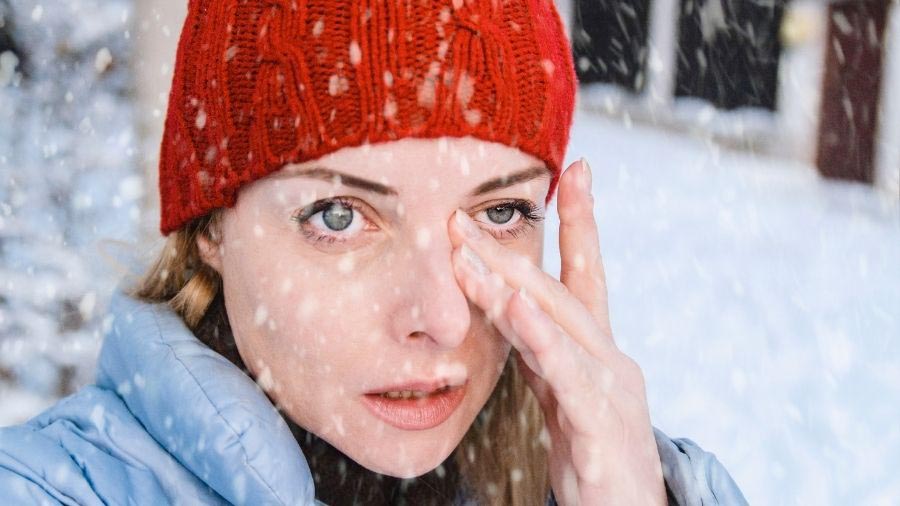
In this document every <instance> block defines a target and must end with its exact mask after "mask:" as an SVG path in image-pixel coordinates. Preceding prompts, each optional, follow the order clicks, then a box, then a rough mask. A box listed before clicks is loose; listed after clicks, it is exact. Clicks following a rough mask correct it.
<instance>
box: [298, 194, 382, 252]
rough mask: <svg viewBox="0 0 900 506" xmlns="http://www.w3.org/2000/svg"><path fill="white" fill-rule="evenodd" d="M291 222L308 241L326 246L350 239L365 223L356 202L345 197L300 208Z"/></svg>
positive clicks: (320, 201) (325, 200)
mask: <svg viewBox="0 0 900 506" xmlns="http://www.w3.org/2000/svg"><path fill="white" fill-rule="evenodd" d="M292 219H293V220H294V221H296V222H297V224H298V227H299V229H300V232H301V233H302V234H303V235H304V236H306V237H307V238H308V239H309V240H310V241H312V242H314V243H319V242H322V241H326V242H327V243H328V244H334V243H343V242H347V241H350V240H353V238H354V236H356V235H358V234H359V233H360V232H361V231H362V229H363V228H364V227H365V226H366V222H367V221H368V220H367V219H366V218H365V216H364V214H363V212H362V209H361V206H360V205H359V204H357V203H356V202H354V201H352V200H350V199H346V198H340V197H338V198H332V199H324V200H319V201H317V202H314V203H313V204H311V205H309V206H307V207H305V208H303V209H301V210H300V211H299V212H297V213H296V214H295V215H294V216H293V217H292Z"/></svg>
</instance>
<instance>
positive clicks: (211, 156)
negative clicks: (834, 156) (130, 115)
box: [159, 0, 577, 235]
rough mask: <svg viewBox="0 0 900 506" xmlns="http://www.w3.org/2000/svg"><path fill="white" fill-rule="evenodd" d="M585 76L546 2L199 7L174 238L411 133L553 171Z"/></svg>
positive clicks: (177, 108)
mask: <svg viewBox="0 0 900 506" xmlns="http://www.w3.org/2000/svg"><path fill="white" fill-rule="evenodd" d="M576 87H577V80H576V77H575V71H574V66H573V62H572V55H571V49H570V46H569V42H568V40H567V39H566V36H565V33H564V28H563V26H562V23H561V20H560V19H559V15H558V13H557V11H556V9H555V7H554V6H553V3H552V1H551V0H443V1H435V0H305V1H304V0H190V1H189V5H188V14H187V18H186V19H185V23H184V27H183V29H182V32H181V37H180V39H179V43H178V50H177V55H176V62H175V72H174V76H173V80H172V88H171V91H170V94H169V103H168V110H167V114H166V121H165V126H164V131H163V137H162V143H161V149H160V165H159V188H160V200H161V206H160V207H161V220H160V231H161V232H162V233H163V235H168V234H169V233H170V232H172V231H173V230H177V229H178V228H180V227H181V226H182V225H184V224H185V223H186V222H187V221H189V220H190V219H192V218H195V217H198V216H202V215H203V214H205V213H207V212H209V211H211V210H212V209H214V208H216V207H231V206H233V205H234V203H235V201H236V198H237V192H238V190H239V188H240V187H241V186H242V185H244V184H246V183H248V182H250V181H254V180H256V179H259V178H261V177H263V176H265V175H267V174H269V173H271V172H274V171H276V170H278V169H279V168H281V167H282V166H283V165H285V164H287V163H300V162H303V161H307V160H312V159H316V158H318V157H320V156H323V155H325V154H328V153H330V152H333V151H337V150H338V149H340V148H342V147H345V146H358V145H362V144H365V143H372V144H374V143H379V142H387V141H391V140H396V139H400V138H404V137H420V138H436V137H441V136H456V137H463V136H469V135H471V136H473V137H476V138H479V139H482V140H486V141H491V142H499V143H502V144H505V145H509V146H513V147H517V148H518V149H520V150H522V151H524V152H526V153H528V154H531V155H533V156H535V157H536V158H538V159H541V160H543V161H544V162H545V163H546V164H547V167H548V169H550V171H551V172H552V174H553V178H552V180H551V185H550V191H549V192H548V194H547V197H546V200H547V203H549V201H550V199H551V198H552V196H553V193H554V191H555V189H556V186H557V183H558V180H559V175H560V173H561V170H562V167H561V164H562V159H563V157H564V155H565V150H566V146H567V144H568V139H569V129H570V126H571V121H572V115H573V109H574V101H575V92H576Z"/></svg>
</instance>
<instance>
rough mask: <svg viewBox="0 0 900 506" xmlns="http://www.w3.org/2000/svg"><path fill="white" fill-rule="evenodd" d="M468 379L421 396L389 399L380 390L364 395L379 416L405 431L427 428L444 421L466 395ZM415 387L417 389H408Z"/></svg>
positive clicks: (364, 398) (365, 402) (364, 400)
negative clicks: (459, 383)
mask: <svg viewBox="0 0 900 506" xmlns="http://www.w3.org/2000/svg"><path fill="white" fill-rule="evenodd" d="M467 385H468V381H467V382H465V383H463V384H462V385H459V386H452V387H448V388H443V389H438V390H435V391H432V392H431V393H429V394H427V395H425V396H422V397H417V396H415V395H414V396H412V397H409V398H402V397H401V398H388V397H386V396H385V395H383V394H381V393H368V394H365V395H363V396H362V397H363V404H365V405H366V407H367V408H369V410H370V411H372V413H373V414H374V415H375V416H376V417H378V418H379V419H381V420H383V421H385V422H387V423H389V424H391V425H393V426H394V427H397V428H398V429H403V430H425V429H430V428H432V427H437V426H438V425H440V424H442V423H444V422H445V421H446V420H447V419H448V418H450V415H452V414H453V412H454V411H456V408H457V407H459V405H460V404H461V403H462V400H463V398H465V396H466V386H467ZM409 390H414V389H409Z"/></svg>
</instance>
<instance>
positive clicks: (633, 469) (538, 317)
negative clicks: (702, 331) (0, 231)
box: [0, 0, 745, 505]
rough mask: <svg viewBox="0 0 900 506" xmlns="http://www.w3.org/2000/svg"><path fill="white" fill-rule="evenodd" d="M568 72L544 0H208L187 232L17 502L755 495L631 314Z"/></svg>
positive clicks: (49, 429) (21, 486)
mask: <svg viewBox="0 0 900 506" xmlns="http://www.w3.org/2000/svg"><path fill="white" fill-rule="evenodd" d="M575 89H576V81H575V77H574V72H573V68H572V61H571V56H570V48H569V45H568V42H567V41H566V39H565V35H564V33H563V29H562V25H561V23H560V20H559V17H558V14H557V12H556V10H555V9H554V7H553V5H552V3H550V2H548V1H546V0H507V1H506V2H497V1H490V0H475V1H471V0H465V1H464V0H453V1H451V2H431V1H423V2H419V1H416V0H406V1H400V0H393V1H385V2H362V1H354V2H350V1H348V2H338V1H335V0H312V1H306V2H296V1H292V0H256V1H247V0H193V1H191V2H190V4H189V9H188V16H187V19H186V21H185V26H184V29H183V31H182V35H181V40H180V43H179V49H178V56H177V60H176V65H175V76H174V80H173V88H172V92H171V95H170V101H169V110H168V114H167V118H166V126H165V132H164V136H163V142H162V156H161V161H160V179H159V184H160V194H161V201H162V202H161V204H162V205H161V209H162V219H161V226H160V229H161V232H162V233H163V234H164V235H167V236H168V242H167V243H166V245H165V248H164V249H163V251H162V253H161V255H160V256H159V258H157V259H156V261H155V262H154V263H153V264H152V266H151V267H150V268H149V269H148V271H147V272H146V273H145V274H144V276H143V277H141V279H140V280H138V282H137V283H135V284H134V285H132V284H131V282H130V281H129V282H125V281H123V283H122V285H121V286H120V287H119V289H118V290H117V291H116V293H114V294H113V301H112V304H111V308H110V313H111V315H112V318H111V323H110V327H109V332H108V333H107V335H106V339H105V341H104V345H103V349H102V352H101V356H100V361H99V366H98V375H97V381H96V385H93V386H89V387H86V388H85V389H83V390H82V391H80V392H78V393H76V394H75V395H73V396H71V397H69V398H67V399H64V400H63V401H61V402H60V403H58V404H57V405H56V406H54V407H52V408H51V409H49V410H47V411H46V412H44V413H42V414H41V415H38V416H37V417H35V418H34V419H32V420H31V421H29V422H28V423H26V424H24V425H22V426H18V427H11V428H6V429H3V430H0V502H2V503H3V504H19V503H50V504H57V503H61V504H125V503H128V504H166V503H178V504H181V503H184V504H226V503H231V504H270V503H271V504H313V503H316V502H318V503H320V504H330V505H343V504H416V505H418V504H497V505H501V504H503V505H506V504H516V505H527V504H544V503H545V502H546V503H553V502H554V501H558V502H559V503H560V504H581V505H588V504H745V501H744V498H743V496H742V495H741V493H740V491H739V490H738V488H737V486H736V485H735V484H734V482H733V480H732V479H731V478H730V476H729V475H728V473H727V471H725V469H724V468H722V466H721V465H720V464H719V463H718V461H717V460H716V459H715V457H714V456H713V455H712V454H710V453H706V452H704V451H703V450H702V449H700V448H699V447H697V445H696V444H694V443H693V442H692V441H690V440H689V439H679V440H671V439H669V438H668V437H666V436H665V434H663V433H662V432H661V431H659V430H658V429H655V428H654V427H653V426H652V425H651V424H650V420H649V410H648V407H647V401H646V394H645V388H644V382H643V376H642V373H641V370H640V368H639V367H638V365H637V364H636V363H635V362H634V361H633V360H631V359H630V358H629V357H627V356H626V355H624V354H623V353H621V351H619V350H618V348H617V346H616V343H615V341H614V339H613V336H612V331H611V329H610V325H609V319H608V314H607V303H606V289H605V283H604V274H603V267H602V263H601V258H600V249H599V240H598V235H597V229H596V223H595V222H594V220H593V212H592V209H593V199H592V197H591V196H590V190H589V189H590V186H591V185H590V169H589V168H588V166H587V164H586V163H585V162H583V161H582V162H576V163H574V164H572V165H570V166H569V167H568V168H567V169H566V170H565V171H564V173H563V171H562V167H561V163H562V159H563V156H564V154H565V147H566V144H567V141H568V135H569V128H570V125H571V119H572V112H573V108H574V94H575ZM557 187H558V188H559V198H558V210H559V215H560V220H561V227H560V238H559V240H560V251H561V255H562V266H563V267H562V275H561V278H562V279H561V281H557V280H555V279H553V278H552V277H550V276H548V275H547V274H545V273H543V272H542V271H541V270H540V268H539V266H540V265H541V256H542V244H543V239H542V234H543V228H542V224H541V220H542V218H543V216H544V214H545V212H546V206H547V204H548V203H549V202H550V200H551V198H552V196H553V194H554V192H555V190H556V189H557Z"/></svg>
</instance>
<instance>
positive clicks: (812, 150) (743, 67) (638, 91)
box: [562, 0, 900, 198]
mask: <svg viewBox="0 0 900 506" xmlns="http://www.w3.org/2000/svg"><path fill="white" fill-rule="evenodd" d="M891 3H892V2H891V0H840V1H830V2H829V1H823V0H790V1H789V0H757V1H743V0H741V1H738V0H571V1H569V2H567V5H566V6H565V8H564V9H562V10H565V11H567V14H568V15H569V16H571V20H570V26H571V29H572V42H573V47H574V51H575V57H576V67H577V71H578V75H579V78H580V80H581V82H582V83H583V84H584V85H585V86H584V87H583V89H582V105H583V106H585V107H587V108H590V109H594V110H599V111H602V112H605V113H608V114H613V115H617V116H621V117H623V118H625V120H626V121H647V122H652V123H655V124H657V125H660V126H663V127H667V128H675V129H679V130H685V131H689V132H692V133H696V134H700V135H708V136H710V137H712V138H714V139H716V140H717V141H719V142H721V143H724V144H727V145H731V146H735V147H740V148H744V149H750V150H754V151H757V152H760V153H765V154H769V155H774V156H785V157H790V158H795V159H800V160H804V161H808V162H810V163H811V164H813V165H814V166H815V167H817V169H818V171H819V173H820V174H822V176H824V177H829V178H838V179H845V180H853V181H860V182H864V183H870V184H874V185H875V186H876V187H877V188H879V189H881V190H884V191H886V192H890V193H892V194H893V195H896V196H897V197H898V198H900V9H896V8H895V9H891Z"/></svg>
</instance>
